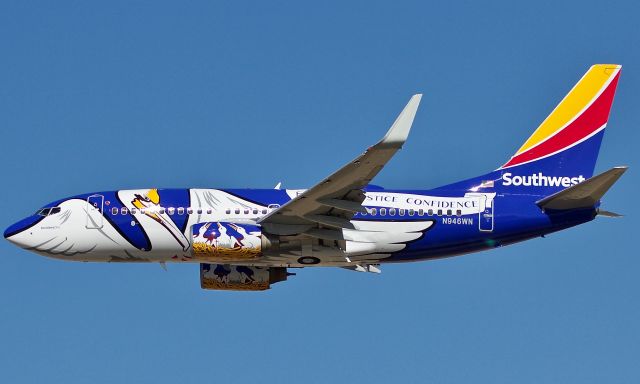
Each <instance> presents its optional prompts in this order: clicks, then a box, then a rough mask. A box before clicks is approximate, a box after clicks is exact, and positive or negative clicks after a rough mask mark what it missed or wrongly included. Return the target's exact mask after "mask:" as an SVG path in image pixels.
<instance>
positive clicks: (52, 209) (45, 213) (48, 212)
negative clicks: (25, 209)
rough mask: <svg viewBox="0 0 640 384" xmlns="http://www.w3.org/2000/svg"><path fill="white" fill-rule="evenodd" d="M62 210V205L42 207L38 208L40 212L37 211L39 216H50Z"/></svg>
mask: <svg viewBox="0 0 640 384" xmlns="http://www.w3.org/2000/svg"><path fill="white" fill-rule="evenodd" d="M59 212H60V207H48V208H41V209H39V210H38V212H36V215H39V216H49V215H55V214H56V213H59Z"/></svg>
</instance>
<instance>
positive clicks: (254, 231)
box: [4, 64, 627, 291]
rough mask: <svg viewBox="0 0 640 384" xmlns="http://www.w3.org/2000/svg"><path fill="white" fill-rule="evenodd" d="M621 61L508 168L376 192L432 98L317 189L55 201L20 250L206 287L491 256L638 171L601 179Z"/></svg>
mask: <svg viewBox="0 0 640 384" xmlns="http://www.w3.org/2000/svg"><path fill="white" fill-rule="evenodd" d="M621 68H622V67H621V66H620V65H615V64H598V65H593V66H592V67H590V68H589V70H588V71H587V72H586V73H585V74H584V76H583V77H582V78H581V79H580V80H579V81H578V83H577V84H576V85H575V86H574V87H573V88H572V89H571V90H570V92H569V93H568V94H567V95H566V96H565V97H564V99H562V101H561V102H560V103H559V104H558V105H557V107H556V108H555V109H554V110H553V111H552V112H551V114H550V115H549V116H548V117H547V118H546V119H545V120H544V121H543V122H542V123H541V124H540V126H539V127H538V128H537V129H536V130H535V131H534V133H533V134H532V135H531V136H530V137H529V138H528V139H527V140H526V141H525V142H524V144H523V145H522V146H521V147H520V148H519V149H518V150H517V151H516V152H515V154H514V155H513V156H511V158H509V159H508V160H507V161H506V162H505V163H504V164H503V165H502V166H500V167H499V168H498V169H496V170H494V171H491V172H488V173H485V174H482V175H480V176H477V177H473V178H470V179H466V180H463V181H459V182H455V183H452V184H449V185H445V186H441V187H438V188H434V189H430V190H402V189H385V188H383V187H380V186H377V185H373V184H370V182H371V181H372V179H373V178H374V177H375V176H376V175H377V174H378V173H379V172H380V170H382V168H383V167H384V166H385V164H386V163H387V162H388V161H389V160H390V159H391V158H392V157H393V156H394V155H395V154H396V152H398V150H399V149H400V148H402V146H403V145H404V143H405V142H406V140H407V137H408V135H409V131H410V129H411V126H412V124H413V120H414V117H415V115H416V111H417V109H418V105H419V103H420V98H421V95H420V94H417V95H414V96H413V97H411V99H410V100H409V102H408V104H407V105H406V107H405V108H404V110H403V111H402V112H401V113H400V115H399V116H398V118H397V119H396V120H395V122H394V123H393V125H392V126H391V128H390V129H389V130H388V132H387V133H386V135H385V136H384V137H383V138H382V140H380V141H379V142H378V143H377V144H375V145H373V146H372V147H370V148H368V149H367V150H366V151H365V152H364V153H363V154H361V155H360V156H358V157H356V158H355V159H354V160H352V161H350V162H349V163H347V164H346V165H344V166H343V167H342V168H340V169H339V170H338V171H336V172H335V173H333V174H331V175H329V176H328V177H326V178H325V179H323V180H322V181H320V182H319V183H317V184H316V185H314V186H313V187H311V188H309V189H280V184H278V186H276V188H273V189H206V188H202V189H200V188H191V189H156V188H148V189H137V190H116V191H106V192H97V193H87V194H80V195H77V196H72V197H67V198H64V199H61V200H57V201H54V202H52V203H49V204H47V205H45V206H44V207H42V208H40V209H38V210H37V211H36V212H35V213H34V214H32V215H30V216H28V217H26V218H24V219H23V220H20V221H18V222H17V223H15V224H13V225H11V226H10V227H8V228H7V229H6V231H5V232H4V237H5V238H6V239H7V240H8V241H10V242H11V243H13V244H15V245H17V246H19V247H21V248H24V249H26V250H29V251H32V252H35V253H37V254H39V255H42V256H47V257H51V258H55V259H60V260H69V261H83V262H155V263H160V264H161V265H162V266H163V268H166V263H198V264H200V285H201V287H202V288H203V289H212V290H248V291H262V290H266V289H269V288H270V287H271V285H272V284H274V283H277V282H281V281H284V280H287V278H288V276H290V275H292V274H293V273H290V272H289V269H290V268H304V267H341V268H345V269H349V270H353V271H359V272H372V273H380V271H381V265H382V264H385V263H402V262H412V261H422V260H432V259H438V258H444V257H451V256H457V255H463V254H468V253H472V252H479V251H485V250H490V249H493V248H496V247H502V246H505V245H509V244H513V243H517V242H521V241H524V240H528V239H533V238H537V237H544V236H545V235H547V234H549V233H552V232H557V231H560V230H563V229H566V228H570V227H573V226H576V225H579V224H583V223H586V222H589V221H591V220H593V219H594V218H595V217H597V216H609V217H617V216H620V215H618V214H616V213H613V212H609V211H605V210H602V209H601V207H600V205H601V198H602V197H603V195H604V194H605V193H606V192H607V191H608V190H609V188H610V187H611V186H612V185H613V184H614V183H615V182H616V181H617V180H618V179H619V178H620V176H622V174H623V173H624V172H625V171H626V170H627V167H624V166H621V167H613V168H611V169H609V170H608V171H606V172H603V173H601V174H598V175H596V176H593V172H594V168H595V164H596V159H597V156H598V152H599V149H600V144H601V141H602V138H603V135H604V130H605V127H606V126H607V121H608V118H609V112H610V109H611V105H612V103H613V98H614V93H615V90H616V86H617V84H618V79H619V76H620V71H621Z"/></svg>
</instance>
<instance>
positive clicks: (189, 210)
mask: <svg viewBox="0 0 640 384" xmlns="http://www.w3.org/2000/svg"><path fill="white" fill-rule="evenodd" d="M187 213H188V214H189V215H190V214H192V213H193V208H191V207H189V208H187Z"/></svg>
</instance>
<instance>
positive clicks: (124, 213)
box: [120, 207, 128, 215]
mask: <svg viewBox="0 0 640 384" xmlns="http://www.w3.org/2000/svg"><path fill="white" fill-rule="evenodd" d="M127 211H128V210H127V207H122V208H120V214H122V215H126V214H127Z"/></svg>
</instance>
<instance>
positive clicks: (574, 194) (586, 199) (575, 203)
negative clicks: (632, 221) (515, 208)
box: [536, 167, 627, 210]
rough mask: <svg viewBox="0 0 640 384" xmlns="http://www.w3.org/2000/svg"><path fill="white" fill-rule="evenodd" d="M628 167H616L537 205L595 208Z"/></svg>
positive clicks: (544, 206) (543, 206)
mask: <svg viewBox="0 0 640 384" xmlns="http://www.w3.org/2000/svg"><path fill="white" fill-rule="evenodd" d="M626 170H627V167H615V168H611V169H610V170H608V171H606V172H603V173H601V174H599V175H597V176H593V177H592V178H590V179H587V180H585V181H583V182H581V183H579V184H576V185H574V186H571V187H569V188H567V189H563V190H562V191H560V192H557V193H554V194H553V195H551V196H547V197H545V198H544V199H542V200H538V201H536V204H537V205H538V206H539V207H540V208H542V209H558V210H564V209H579V208H590V207H593V206H594V205H596V204H597V203H598V201H600V199H601V198H602V196H604V194H605V193H607V191H608V190H609V188H611V186H612V185H613V184H614V183H615V182H616V181H618V179H619V178H620V176H622V174H623V173H625V172H626Z"/></svg>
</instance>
